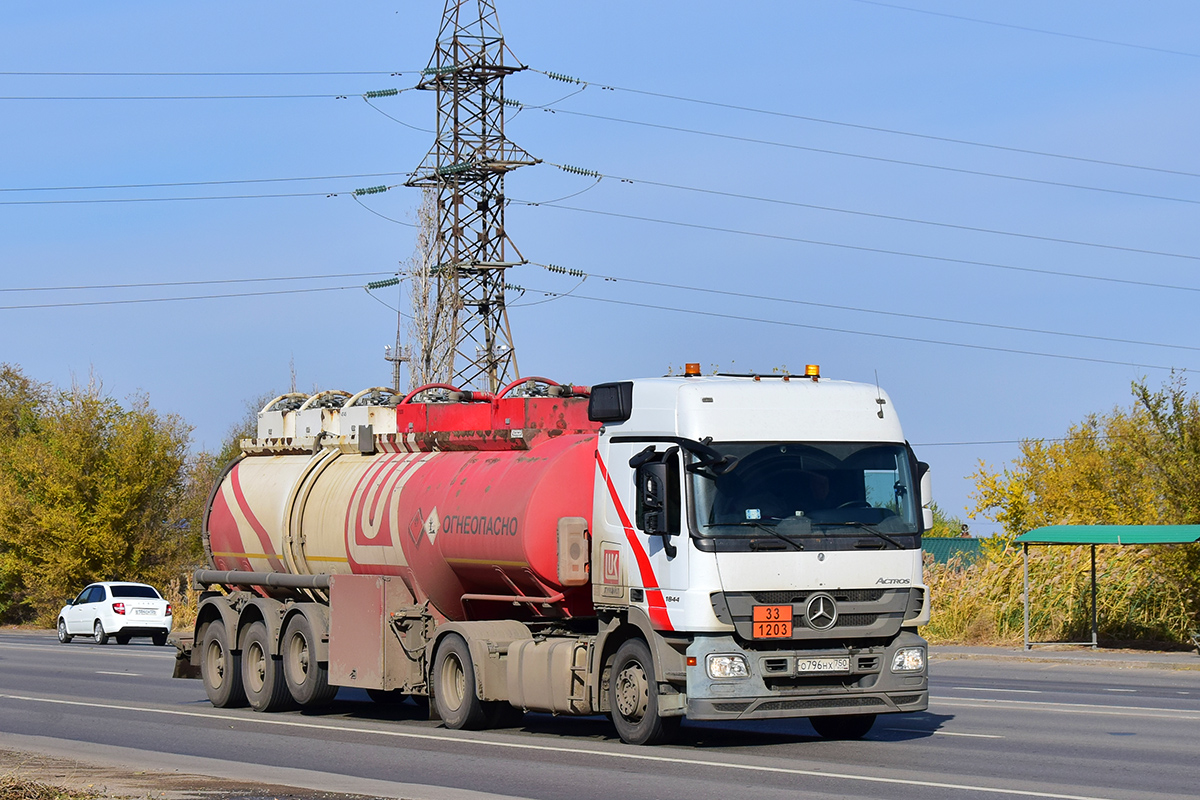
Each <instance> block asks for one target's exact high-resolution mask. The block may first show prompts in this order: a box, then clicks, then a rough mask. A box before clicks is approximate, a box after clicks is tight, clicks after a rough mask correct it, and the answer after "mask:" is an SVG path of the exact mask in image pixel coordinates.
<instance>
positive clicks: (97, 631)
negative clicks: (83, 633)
mask: <svg viewBox="0 0 1200 800" xmlns="http://www.w3.org/2000/svg"><path fill="white" fill-rule="evenodd" d="M103 635H104V626H102V625H101V624H100V623H99V622H97V623H96V627H94V628H92V636H93V637H95V639H96V641H97V642H98V641H100V637H101V636H103Z"/></svg>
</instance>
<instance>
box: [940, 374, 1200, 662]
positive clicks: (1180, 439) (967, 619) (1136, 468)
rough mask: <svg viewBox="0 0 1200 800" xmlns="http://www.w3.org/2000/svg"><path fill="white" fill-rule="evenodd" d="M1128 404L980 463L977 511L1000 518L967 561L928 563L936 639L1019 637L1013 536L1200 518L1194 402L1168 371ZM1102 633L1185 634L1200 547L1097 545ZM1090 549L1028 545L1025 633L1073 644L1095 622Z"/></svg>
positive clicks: (1113, 637) (1018, 573) (1140, 637)
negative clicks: (1002, 459) (1155, 387)
mask: <svg viewBox="0 0 1200 800" xmlns="http://www.w3.org/2000/svg"><path fill="white" fill-rule="evenodd" d="M1133 395H1134V398H1135V403H1134V405H1133V406H1132V407H1131V408H1130V409H1127V410H1126V409H1119V408H1118V409H1114V410H1113V411H1111V412H1110V413H1108V414H1106V415H1091V416H1089V417H1088V418H1087V419H1085V420H1084V421H1083V422H1082V423H1079V424H1077V425H1073V426H1071V428H1070V429H1069V430H1068V431H1067V434H1066V435H1065V436H1064V437H1063V438H1062V439H1061V440H1054V441H1042V440H1027V441H1025V442H1023V443H1022V445H1021V452H1020V456H1019V457H1018V458H1017V459H1016V461H1015V462H1014V463H1013V464H1012V465H1011V466H1009V467H1006V468H1004V469H1003V470H999V471H993V470H991V469H990V468H988V467H987V466H985V465H984V464H982V463H981V464H980V466H979V470H978V471H977V472H976V474H975V493H974V499H975V501H976V507H975V513H976V514H986V515H988V516H991V517H992V518H994V519H995V520H997V521H998V522H1001V523H1003V525H1004V528H1005V531H1006V533H1005V535H1003V536H998V537H994V538H993V539H992V540H990V541H989V540H985V542H984V547H983V554H982V556H981V557H980V558H979V559H978V561H976V562H975V563H973V564H971V565H968V566H966V567H965V568H964V567H963V565H961V564H950V565H938V564H929V565H927V566H926V571H925V577H926V582H927V584H928V585H929V586H930V592H931V595H932V597H933V608H934V616H933V619H932V620H931V623H930V625H929V626H928V627H927V628H926V630H925V633H926V635H927V636H929V637H930V639H932V640H934V641H973V642H1007V643H1014V642H1019V641H1020V640H1021V631H1022V618H1021V616H1022V601H1021V590H1022V560H1021V549H1020V546H1018V545H1013V544H1012V539H1013V538H1014V537H1015V536H1016V535H1018V534H1020V533H1024V532H1026V531H1029V530H1032V529H1034V528H1038V527H1041V526H1044V525H1094V524H1110V525H1162V524H1195V523H1200V402H1198V401H1197V398H1196V397H1195V396H1192V395H1189V394H1188V393H1187V391H1186V385H1185V383H1184V381H1183V379H1182V378H1179V377H1176V378H1175V379H1173V380H1172V381H1171V382H1170V383H1168V384H1167V385H1166V386H1164V387H1163V388H1162V389H1161V390H1159V391H1156V392H1152V391H1150V390H1149V389H1148V388H1147V387H1146V386H1145V385H1144V384H1138V385H1135V386H1134V387H1133ZM1096 569H1097V583H1098V590H1099V596H1098V601H1097V605H1098V608H1099V621H1100V635H1101V638H1102V639H1107V640H1109V641H1110V642H1111V641H1118V642H1131V641H1158V642H1176V643H1183V642H1185V641H1187V639H1188V633H1189V631H1191V630H1194V629H1195V628H1196V625H1197V615H1198V613H1200V546H1197V545H1157V546H1152V547H1145V548H1141V547H1138V548H1133V547H1120V546H1101V547H1098V548H1097V552H1096ZM1090 574H1091V550H1090V548H1089V547H1066V546H1051V547H1040V546H1039V547H1033V548H1031V549H1030V599H1031V607H1032V615H1031V618H1030V628H1031V636H1032V638H1033V639H1034V640H1041V641H1050V640H1052V641H1063V640H1073V641H1081V640H1083V639H1084V638H1087V636H1088V631H1089V630H1090V626H1091V612H1090V603H1091V580H1090Z"/></svg>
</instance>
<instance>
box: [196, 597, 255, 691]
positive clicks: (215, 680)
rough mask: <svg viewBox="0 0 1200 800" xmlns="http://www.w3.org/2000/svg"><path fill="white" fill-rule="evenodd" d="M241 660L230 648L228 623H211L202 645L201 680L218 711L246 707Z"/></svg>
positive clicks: (216, 620)
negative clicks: (226, 628) (226, 625)
mask: <svg viewBox="0 0 1200 800" xmlns="http://www.w3.org/2000/svg"><path fill="white" fill-rule="evenodd" d="M241 661H242V660H241V658H240V657H239V656H238V655H237V654H236V653H234V652H233V649H232V648H231V647H230V642H229V633H228V631H226V630H225V622H224V621H223V620H220V619H214V620H213V621H212V622H210V623H208V625H207V627H205V629H204V639H203V640H202V641H201V644H200V678H201V680H203V681H204V693H205V694H207V695H208V699H209V702H211V703H212V704H213V705H214V706H216V707H217V708H239V707H241V706H244V705H246V692H245V690H244V689H243V688H242V663H241Z"/></svg>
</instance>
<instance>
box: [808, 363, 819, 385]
mask: <svg viewBox="0 0 1200 800" xmlns="http://www.w3.org/2000/svg"><path fill="white" fill-rule="evenodd" d="M804 377H806V378H812V379H813V381H819V380H820V379H821V365H820V364H806V365H805V366H804Z"/></svg>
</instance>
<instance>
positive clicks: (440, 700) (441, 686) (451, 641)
mask: <svg viewBox="0 0 1200 800" xmlns="http://www.w3.org/2000/svg"><path fill="white" fill-rule="evenodd" d="M433 702H434V706H435V707H436V708H437V713H438V716H439V717H441V718H442V721H443V722H445V723H446V727H447V728H452V729H454V730H468V731H477V730H479V729H481V728H483V727H485V726H486V725H487V713H486V712H485V711H484V708H483V703H482V702H481V701H480V699H479V698H478V697H476V696H475V667H474V665H473V664H472V663H471V650H470V648H469V647H467V642H466V640H465V639H463V638H462V637H461V636H459V635H458V634H456V633H452V634H450V635H449V636H447V637H446V638H445V639H443V640H442V643H441V644H440V645H438V649H437V655H436V656H434V659H433Z"/></svg>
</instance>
